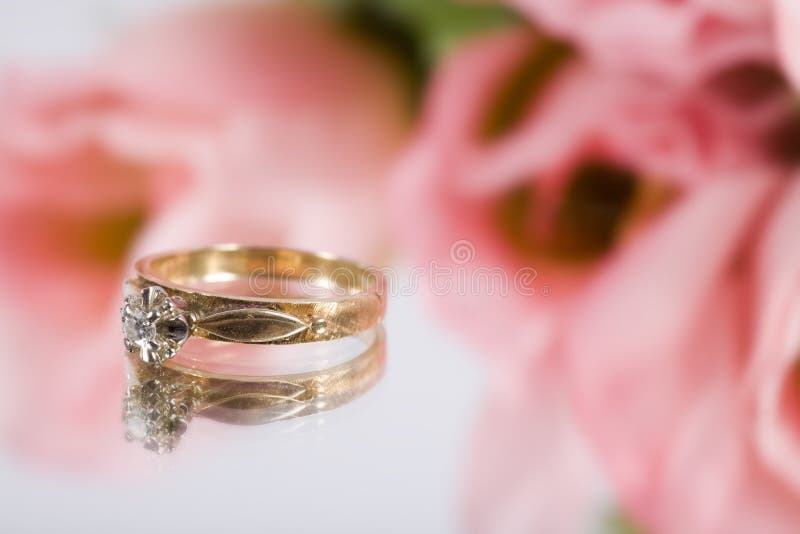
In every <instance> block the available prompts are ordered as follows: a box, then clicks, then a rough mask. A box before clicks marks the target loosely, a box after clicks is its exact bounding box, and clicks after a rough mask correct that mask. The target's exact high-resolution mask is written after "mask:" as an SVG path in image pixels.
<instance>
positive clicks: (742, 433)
mask: <svg viewBox="0 0 800 534" xmlns="http://www.w3.org/2000/svg"><path fill="white" fill-rule="evenodd" d="M744 65H745V67H747V64H746V63H745V64H744ZM740 67H741V65H740V64H732V65H724V66H723V70H722V71H720V72H717V71H714V72H709V73H706V74H705V75H704V76H703V77H702V78H700V79H698V80H696V81H695V83H692V84H688V85H687V84H686V83H683V82H682V83H681V84H674V85H671V84H664V83H658V84H656V83H652V82H651V81H650V80H648V79H646V78H644V79H643V78H640V77H620V76H616V75H614V73H613V72H611V73H610V72H609V71H607V70H605V69H601V68H597V67H596V66H595V65H594V64H591V63H586V62H584V61H583V60H582V59H581V58H580V57H576V56H574V55H570V54H569V52H568V51H566V50H565V49H564V48H562V47H561V45H556V44H553V43H552V42H548V41H546V40H545V39H543V38H541V37H537V36H535V35H532V34H531V33H529V32H526V31H525V30H520V31H509V32H504V33H501V34H497V35H495V36H492V37H490V38H487V39H484V40H480V41H477V42H475V43H472V44H471V45H469V46H467V47H465V48H464V49H462V50H460V51H459V52H458V53H456V54H455V55H454V56H453V57H452V58H451V59H450V60H449V61H448V62H447V64H446V65H445V66H444V68H443V69H442V71H441V72H440V73H439V76H438V77H437V79H436V80H435V82H434V85H433V90H432V92H431V94H430V98H429V101H428V106H427V107H426V110H425V115H424V117H423V122H422V125H421V128H420V131H419V132H418V135H417V138H416V140H415V142H414V143H413V145H412V147H411V148H410V150H409V152H408V154H407V156H406V158H405V159H404V160H403V161H402V162H401V164H400V166H399V168H398V171H397V173H398V175H397V181H396V191H397V194H396V198H398V200H399V203H398V205H399V206H408V205H414V206H416V210H415V212H414V217H412V218H409V217H407V216H406V215H405V212H400V213H398V214H397V215H398V217H397V218H398V228H399V229H400V230H399V235H400V237H401V238H404V242H405V243H406V246H407V248H408V250H410V251H411V252H412V254H413V259H414V260H415V261H417V262H423V261H424V262H428V263H430V264H435V265H436V266H437V267H438V268H439V271H440V272H442V271H443V270H444V271H447V269H449V271H447V272H450V273H453V274H452V276H453V278H454V279H455V280H453V283H454V284H457V283H458V280H457V279H458V278H459V277H460V279H465V280H467V281H468V282H467V284H468V285H467V287H466V288H463V289H462V291H461V292H459V291H458V290H457V288H454V287H453V286H451V287H450V291H449V292H448V291H446V290H443V287H444V286H442V285H441V284H440V283H438V284H437V280H436V278H435V276H433V275H431V277H430V278H429V279H428V280H427V282H428V284H429V285H430V287H431V291H430V293H431V294H430V295H429V298H430V300H431V301H432V304H433V306H434V307H435V309H436V311H437V314H438V315H439V316H441V317H443V318H444V319H445V320H446V321H448V322H449V323H451V324H452V325H454V327H456V328H458V329H460V330H461V331H462V332H464V334H465V336H466V337H468V338H469V339H471V340H473V341H474V342H475V343H476V344H477V345H478V346H479V347H480V348H481V349H482V351H483V352H484V353H485V355H486V357H487V359H488V360H489V362H490V363H491V364H492V365H494V366H495V367H496V368H499V370H497V369H496V372H499V373H500V374H501V376H505V375H514V376H516V377H517V378H516V384H517V385H516V386H515V387H516V388H519V389H522V388H524V386H520V385H519V383H520V382H521V383H522V384H526V383H527V387H528V388H531V392H529V393H528V395H529V396H530V397H534V396H535V397H537V400H536V401H535V402H539V403H543V404H542V406H539V407H537V408H535V409H534V408H531V406H533V404H531V402H532V401H529V400H520V401H519V402H522V403H524V406H528V408H527V409H526V408H523V407H521V406H520V407H517V408H516V409H515V408H513V407H512V408H508V406H507V407H506V408H505V409H503V410H502V411H503V412H504V413H508V414H510V415H508V417H511V418H513V421H511V422H509V423H508V424H506V425H505V427H504V428H495V427H492V428H494V430H492V432H491V433H490V434H486V435H483V436H481V437H480V445H479V449H478V453H477V456H476V457H475V459H474V464H473V466H472V467H471V470H472V471H473V472H475V473H478V475H477V476H473V477H472V479H471V481H472V485H471V488H470V492H471V497H468V498H469V499H470V500H469V502H470V503H471V504H470V506H469V509H470V517H471V518H472V520H473V522H472V527H473V530H475V531H477V532H498V531H503V530H501V529H505V531H509V532H518V531H519V532H524V531H530V530H535V529H536V526H539V527H538V528H542V527H541V526H540V525H552V524H553V523H552V521H556V522H558V520H559V519H558V518H549V517H547V516H543V515H542V514H540V513H539V512H538V511H537V510H535V509H534V508H532V507H531V505H530V503H532V502H546V499H547V492H548V490H549V485H548V484H547V483H545V482H544V481H542V480H539V479H537V478H536V477H537V473H538V472H541V470H542V469H544V468H545V467H547V468H548V469H553V470H554V471H556V469H555V468H553V467H552V466H551V465H550V464H549V463H548V462H547V461H545V460H542V459H541V458H538V457H534V456H525V454H524V452H523V451H522V450H520V449H519V448H514V447H513V446H512V445H513V443H514V440H515V439H516V437H517V436H519V435H523V436H528V435H530V436H534V438H532V439H531V440H530V441H531V443H537V444H538V447H540V448H541V451H544V452H540V453H539V454H541V455H542V457H544V458H549V457H551V456H550V455H553V456H552V457H553V458H555V459H554V460H552V461H553V462H558V461H563V462H564V464H563V465H562V471H561V472H563V473H573V472H574V470H575V468H576V465H578V466H586V465H590V464H591V463H592V462H591V456H592V455H591V453H587V452H586V443H588V444H589V445H591V449H592V450H593V451H594V452H595V453H597V454H598V457H599V463H600V465H601V466H602V467H603V469H604V470H605V471H606V473H607V474H608V475H609V478H610V481H611V482H612V486H613V488H614V490H615V493H616V494H617V495H618V497H619V500H620V504H621V506H622V507H623V508H624V510H625V511H626V512H628V513H630V514H632V515H633V516H634V517H635V519H637V520H638V521H639V522H641V523H643V524H644V526H645V527H646V528H647V529H648V530H647V531H648V532H649V531H650V530H652V531H653V532H699V533H706V532H708V533H716V532H752V531H753V530H752V528H754V526H763V527H764V528H766V529H769V528H772V529H773V530H770V532H784V531H786V529H788V528H791V526H792V525H796V524H797V523H796V522H794V521H795V519H796V516H795V510H796V509H797V504H798V495H796V494H794V493H792V492H788V491H786V490H785V489H782V488H781V478H782V477H781V476H778V475H777V474H776V472H775V470H773V469H771V468H770V467H769V465H768V463H767V462H765V461H763V459H762V458H760V455H761V451H760V449H761V446H760V445H759V444H758V443H757V441H758V440H757V439H756V436H755V433H754V430H753V426H754V420H753V418H752V413H751V412H750V411H749V406H751V401H752V400H753V396H752V395H751V396H748V394H747V389H748V388H747V385H746V384H747V379H746V375H747V374H748V373H747V371H746V369H747V366H748V362H749V359H750V358H751V355H750V352H749V347H750V341H749V340H750V337H751V332H752V323H751V322H750V321H751V316H750V312H749V308H748V306H747V305H746V303H747V302H748V299H750V298H752V297H753V296H754V295H755V294H756V293H755V289H754V286H753V284H752V280H751V278H752V277H751V274H750V273H751V272H752V271H751V270H750V268H749V265H750V259H751V257H752V254H750V252H752V250H753V249H752V247H753V245H754V244H755V243H756V242H757V238H758V236H759V235H760V234H761V232H762V231H763V222H764V217H765V214H768V213H770V211H771V210H772V209H774V207H775V206H776V205H777V201H778V196H779V195H780V194H781V193H782V192H783V190H784V188H785V185H784V183H785V182H784V180H785V179H787V178H788V176H789V170H788V167H789V165H790V164H792V163H793V162H794V160H792V156H791V154H790V153H788V152H783V151H781V150H778V149H777V148H776V147H777V146H782V143H783V141H785V139H784V138H783V137H782V135H783V134H784V133H785V132H784V131H783V130H782V129H781V128H780V127H779V125H781V124H783V121H785V120H787V117H788V116H789V115H788V110H789V109H790V108H788V107H787V101H788V100H789V97H790V94H789V92H788V91H787V90H786V87H785V86H784V85H782V83H781V81H780V77H779V76H765V77H763V78H756V79H755V80H754V82H753V83H751V84H750V85H749V86H748V85H746V86H745V87H743V86H742V85H741V84H740V83H739V82H740V81H741V77H740V76H738V74H739V72H738V71H737V69H739V68H740ZM769 68H770V66H769V64H766V66H765V70H764V72H767V71H768V69H769ZM745 71H747V68H745ZM751 81H753V80H751ZM778 154H782V155H781V157H778ZM783 228H786V226H785V225H784V226H783ZM498 271H499V273H501V274H499V275H498V274H497V273H498ZM486 273H493V274H492V276H495V278H493V280H494V285H489V284H488V282H487V276H486ZM521 275H526V276H521ZM497 280H506V281H507V282H508V284H509V290H508V292H507V294H505V293H503V291H502V289H501V287H500V282H498V281H497ZM439 282H440V281H439ZM470 284H471V285H470ZM553 369H556V370H557V371H556V372H553V371H552V370H553ZM554 383H555V384H554ZM534 388H535V391H534ZM500 389H501V391H502V389H503V388H502V386H501V387H500ZM525 397H526V395H524V394H519V395H517V398H519V399H523V398H525ZM564 398H565V399H566V400H563V399H564ZM500 404H504V401H501V403H500ZM548 407H549V408H548ZM548 409H550V410H552V412H550V414H549V417H545V416H544V415H539V416H537V415H535V414H536V413H539V411H540V410H541V411H543V412H544V413H546V412H547V410H548ZM528 410H533V412H532V413H531V414H530V416H526V411H528ZM556 413H558V414H561V415H559V416H556V415H554V414H556ZM550 417H553V418H554V419H551V418H550ZM548 429H558V430H557V433H556V435H555V436H553V437H552V441H550V442H539V441H537V440H544V439H545V438H544V437H543V436H546V435H547V434H548V432H549V430H548ZM717 437H720V438H721V439H717ZM584 440H586V441H584ZM532 447H533V445H532ZM537 450H539V449H537ZM558 450H562V451H583V452H576V454H575V455H571V454H567V453H566V452H564V454H563V455H559V454H557V452H556V451H558ZM504 451H505V452H504ZM504 460H505V461H507V462H509V465H503V462H504ZM548 472H550V471H548ZM481 474H482V475H481ZM706 475H707V476H706ZM497 477H506V478H504V479H502V480H498V479H497ZM572 478H573V479H574V476H573V477H572ZM587 478H588V480H590V481H591V480H593V477H592V475H591V474H588V475H587ZM548 480H550V481H554V482H553V484H555V485H557V487H558V488H559V491H560V493H559V494H560V495H562V496H564V497H563V498H564V499H567V498H569V497H570V494H571V498H572V499H574V502H575V503H576V507H580V509H581V510H582V512H575V515H573V516H572V519H575V520H576V521H577V520H578V518H580V517H583V516H582V515H581V513H584V514H585V513H588V512H587V511H586V510H585V507H586V506H587V502H591V499H590V498H587V494H586V491H585V488H583V487H581V485H580V484H581V483H583V482H585V481H582V480H579V481H575V482H574V483H573V484H572V485H570V484H569V483H568V480H567V479H566V477H565V479H564V480H562V479H561V478H560V477H558V476H557V475H555V474H554V475H551V476H550V477H549V478H548ZM504 485H511V486H513V487H514V488H518V491H519V492H520V493H519V494H515V495H513V496H512V498H513V501H511V502H504V501H502V500H500V499H491V498H489V497H487V496H488V495H491V494H492V492H493V488H502V487H504ZM509 491H510V490H509ZM557 511H558V510H557V509H556V510H555V512H557ZM526 514H527V515H526ZM561 519H563V520H564V521H565V522H563V523H560V524H561V525H562V526H563V525H571V526H565V527H564V529H563V530H561V531H563V532H581V531H583V529H582V527H579V526H578V525H583V524H585V523H582V522H580V521H577V523H570V522H569V521H566V520H567V518H561ZM548 521H550V522H548ZM748 528H750V529H751V530H747V529H748ZM726 529H727V530H726Z"/></svg>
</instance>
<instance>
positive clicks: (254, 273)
mask: <svg viewBox="0 0 800 534" xmlns="http://www.w3.org/2000/svg"><path fill="white" fill-rule="evenodd" d="M135 271H136V277H135V278H133V279H131V280H128V281H127V282H126V283H125V290H126V293H127V296H126V297H125V300H124V303H123V306H122V309H121V315H122V325H123V328H122V329H123V338H124V343H125V348H126V349H127V350H128V351H129V352H136V353H138V355H139V358H140V359H141V360H142V361H143V362H145V363H154V364H161V363H163V362H165V361H166V360H168V359H170V358H172V357H174V356H175V354H177V352H178V350H179V349H180V348H181V347H182V346H183V344H184V343H186V341H187V340H188V339H189V337H190V336H198V337H202V338H207V339H210V340H215V341H223V342H232V343H257V344H267V345H274V344H288V343H307V342H313V341H326V340H332V339H338V338H342V337H346V336H351V335H354V334H357V333H359V332H362V331H364V330H368V329H370V328H372V327H374V326H376V325H378V324H380V322H381V320H382V318H383V315H384V312H385V309H386V301H385V298H384V295H383V278H382V276H381V274H380V273H379V272H378V270H377V269H374V268H368V267H364V266H361V265H358V264H356V263H353V262H350V261H347V260H343V259H340V258H337V257H334V256H332V255H329V254H325V253H317V254H315V253H310V252H302V251H298V250H291V249H283V248H262V247H246V246H240V245H222V246H216V247H209V248H202V249H196V250H190V251H182V252H169V253H165V254H156V255H152V256H147V257H145V258H143V259H141V260H139V261H137V262H136V264H135Z"/></svg>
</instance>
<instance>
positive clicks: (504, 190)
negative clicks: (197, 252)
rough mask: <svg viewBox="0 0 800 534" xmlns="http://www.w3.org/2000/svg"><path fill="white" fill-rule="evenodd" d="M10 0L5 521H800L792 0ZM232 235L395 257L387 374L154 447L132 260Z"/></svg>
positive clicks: (799, 214)
mask: <svg viewBox="0 0 800 534" xmlns="http://www.w3.org/2000/svg"><path fill="white" fill-rule="evenodd" d="M0 15H2V16H0V245H2V247H0V348H2V353H1V354H2V356H0V395H2V397H0V446H1V448H0V473H2V476H1V477H0V496H2V498H3V501H4V503H5V504H4V506H2V507H0V529H2V531H3V532H14V533H16V532H20V533H22V532H37V533H38V532H107V531H110V530H113V531H114V532H139V531H142V530H143V529H145V530H156V531H162V530H167V529H169V531H171V532H215V531H219V530H225V531H226V532H264V531H273V532H297V533H301V532H303V533H304V532H321V531H326V532H342V533H358V532H420V533H422V532H425V533H427V532H431V533H447V532H474V533H492V534H503V533H520V534H521V533H545V534H562V533H564V534H571V533H590V534H594V533H597V534H658V533H667V534H673V533H675V534H677V533H680V534H685V533H691V534H694V533H698V534H706V533H708V534H717V533H720V534H721V533H725V534H751V533H763V532H768V533H770V534H782V533H787V534H792V533H797V532H800V404H798V403H800V378H799V377H800V366H798V362H800V247H798V246H797V229H798V228H800V175H799V174H798V166H800V101H798V98H797V95H798V88H799V87H800V7H798V4H796V2H794V0H750V1H743V0H685V1H682V2H665V1H663V0H508V1H505V2H503V1H499V0H498V1H496V2H493V1H466V0H465V1H455V0H453V1H450V0H384V1H379V0H328V1H325V0H317V1H311V0H309V1H294V2H290V1H269V2H267V1H262V2H248V3H242V2H235V3H234V2H227V1H217V2H212V1H200V0H170V1H163V0H162V1H160V2H155V1H149V0H148V1H138V2H133V1H123V0H106V1H102V2H101V1H88V0H85V1H78V0H64V1H61V2H57V3H54V2H44V1H39V0H33V1H26V2H21V1H18V2H16V1H11V0H0ZM229 242H235V243H244V244H253V245H264V246H286V247H292V248H300V249H308V250H326V251H330V252H333V253H336V254H338V255H341V256H345V257H349V258H353V259H355V260H358V261H360V262H364V263H369V264H373V265H377V266H381V267H384V268H385V272H386V273H387V275H388V277H389V290H388V291H389V305H388V307H389V312H388V317H387V319H386V336H387V346H386V353H387V363H386V368H385V370H384V372H383V376H382V378H381V379H380V381H379V382H378V383H377V384H376V385H375V386H374V387H373V388H371V389H370V390H369V391H367V392H366V393H365V394H364V395H363V396H361V397H359V398H357V399H355V400H353V401H352V402H350V403H348V404H346V405H344V406H341V407H339V408H337V409H335V410H332V411H329V412H325V413H319V414H314V415H309V416H307V417H302V418H297V419H290V420H281V421H277V422H272V423H270V424H263V425H249V426H242V425H235V424H226V423H225V422H222V421H217V420H211V419H209V418H203V417H196V418H195V419H193V420H192V421H191V424H190V425H189V427H188V429H187V430H186V432H185V433H184V434H183V435H182V436H180V440H179V442H177V446H175V447H174V450H172V451H171V452H165V453H163V454H157V453H156V452H154V451H150V450H145V448H143V447H142V446H141V443H137V442H132V443H131V442H128V441H126V439H125V435H126V427H125V425H124V424H123V420H122V410H123V397H124V396H125V393H126V369H125V358H124V357H123V356H124V350H123V347H122V343H121V340H120V325H119V306H120V302H121V298H122V282H123V280H124V279H125V278H126V277H127V276H128V275H130V273H131V266H132V264H133V262H134V261H135V259H137V258H139V257H141V256H142V255H144V254H148V253H152V252H157V251H164V250H170V249H176V248H180V249H183V248H187V247H194V246H202V245H211V244H215V243H229ZM127 431H128V432H130V428H128V429H127Z"/></svg>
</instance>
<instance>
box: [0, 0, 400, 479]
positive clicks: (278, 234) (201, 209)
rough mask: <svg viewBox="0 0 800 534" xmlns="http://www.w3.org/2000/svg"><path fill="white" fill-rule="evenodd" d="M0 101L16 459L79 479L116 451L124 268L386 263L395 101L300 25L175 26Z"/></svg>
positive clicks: (198, 16) (30, 80) (362, 62)
mask: <svg viewBox="0 0 800 534" xmlns="http://www.w3.org/2000/svg"><path fill="white" fill-rule="evenodd" d="M242 9H244V10H242ZM3 90H4V91H5V93H4V95H3V98H2V99H0V102H2V104H0V106H2V107H3V110H2V113H0V117H2V118H1V119H0V169H2V175H3V177H4V179H3V180H2V183H0V187H2V193H3V194H2V195H0V198H2V200H0V202H2V208H0V218H1V219H2V220H0V228H1V229H2V230H0V242H2V245H3V247H2V249H3V250H4V251H5V253H4V258H3V261H2V262H0V270H1V271H2V272H1V273H0V276H1V277H2V281H0V284H2V294H3V300H2V303H0V317H2V318H3V321H0V324H2V325H3V328H4V330H5V331H4V332H3V339H8V340H10V342H9V343H10V344H9V345H8V346H6V347H5V350H4V354H5V357H4V358H3V362H2V367H3V371H4V372H3V374H2V376H3V377H6V380H4V381H3V388H2V389H3V392H4V394H5V395H7V399H6V401H5V402H3V403H2V405H3V407H4V412H3V413H2V414H0V415H2V420H1V421H2V432H3V437H4V438H5V439H6V440H8V441H10V442H11V443H12V444H13V445H14V446H15V447H16V448H17V449H18V450H19V451H21V452H23V453H25V454H28V455H30V456H32V457H36V458H38V459H40V460H41V459H48V460H54V461H63V460H68V461H71V462H77V463H79V464H84V463H92V462H95V463H96V461H100V460H102V458H103V455H102V454H99V453H100V452H102V451H111V450H113V449H114V448H115V447H114V444H116V443H119V442H121V437H122V435H123V430H122V429H121V428H120V425H119V420H120V409H121V408H120V401H121V396H122V393H123V389H122V381H123V378H124V377H123V372H122V363H123V361H122V358H121V355H122V353H123V349H122V345H121V336H120V333H119V328H120V326H119V316H118V308H119V306H120V302H121V296H120V288H121V282H122V280H123V278H124V276H125V275H126V274H127V271H128V269H129V266H130V264H131V262H132V261H133V259H135V257H137V256H138V255H140V254H142V253H145V252H150V251H152V250H154V249H155V248H159V249H163V248H167V247H169V248H172V247H181V248H182V247H187V246H191V245H193V244H199V243H213V242H218V241H220V240H225V241H236V242H250V243H256V244H269V245H291V246H296V247H304V246H305V247H312V248H324V249H330V250H332V251H334V252H340V253H343V254H352V255H355V256H356V257H358V258H364V259H370V258H372V259H374V258H376V257H379V256H381V255H382V254H383V253H384V251H385V250H386V247H387V243H386V235H385V232H384V230H383V227H382V226H381V224H380V221H381V218H380V216H379V215H380V212H381V209H382V207H381V206H382V203H383V201H384V197H383V183H382V181H381V176H382V174H383V171H384V167H385V166H386V165H387V164H388V160H389V158H390V157H391V156H392V154H393V151H394V150H395V148H396V147H397V146H398V144H399V143H400V142H401V141H402V139H403V135H404V131H405V128H406V120H407V119H406V115H405V113H406V112H405V104H406V103H405V97H406V95H405V91H404V86H403V84H402V83H400V81H399V80H398V76H397V75H396V73H395V71H394V70H393V69H392V67H391V65H387V64H386V63H385V62H384V61H383V58H382V57H381V56H379V55H378V54H377V53H376V52H374V51H372V50H369V49H368V48H366V47H365V46H364V45H363V43H362V42H360V41H358V40H357V39H355V38H353V37H351V36H349V35H348V34H346V33H345V32H343V31H340V30H339V29H337V28H336V27H335V26H333V25H332V24H329V23H327V22H325V21H324V20H323V19H322V18H321V17H320V16H318V15H317V14H316V13H315V12H313V11H310V10H307V9H301V8H286V7H274V8H273V7H269V8H266V7H264V8H252V9H251V8H236V9H217V10H211V11H202V12H194V13H188V14H184V15H181V16H178V17H175V18H172V19H169V20H166V21H164V22H162V23H158V24H156V25H155V26H152V27H146V28H143V29H142V31H141V32H139V33H134V34H131V35H130V36H129V38H128V39H127V40H125V41H123V42H122V43H121V44H120V46H119V47H118V48H117V49H115V50H114V51H112V52H111V53H109V54H108V55H106V56H104V57H102V58H100V59H98V61H97V62H95V63H93V64H91V65H87V66H86V68H84V69H76V70H73V71H71V72H67V73H64V74H61V75H58V76H38V77H37V76H32V75H23V74H18V75H15V76H12V77H10V78H9V79H8V80H7V81H6V83H5V84H4V85H3ZM364 218H369V219H371V220H373V219H374V220H375V221H377V222H376V223H375V224H374V225H366V224H364V223H363V220H364ZM12 377H13V379H12ZM54 436H59V437H58V439H56V438H54ZM64 437H69V439H63V438H64Z"/></svg>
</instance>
